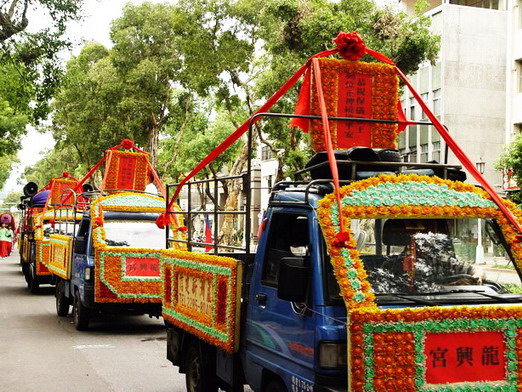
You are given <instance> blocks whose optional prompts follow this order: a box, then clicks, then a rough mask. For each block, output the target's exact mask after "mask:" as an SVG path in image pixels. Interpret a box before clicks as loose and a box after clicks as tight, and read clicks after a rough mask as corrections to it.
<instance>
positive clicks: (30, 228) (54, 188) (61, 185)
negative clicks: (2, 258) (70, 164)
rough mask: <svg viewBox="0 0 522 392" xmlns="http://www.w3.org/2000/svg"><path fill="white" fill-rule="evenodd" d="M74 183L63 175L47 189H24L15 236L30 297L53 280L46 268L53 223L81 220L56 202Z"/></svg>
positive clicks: (34, 185) (53, 180) (33, 186)
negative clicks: (17, 233)
mask: <svg viewBox="0 0 522 392" xmlns="http://www.w3.org/2000/svg"><path fill="white" fill-rule="evenodd" d="M77 182H78V181H77V180H76V179H74V178H72V177H70V176H69V175H68V173H66V172H65V173H64V174H63V175H62V176H61V177H56V178H53V179H52V180H51V181H50V182H49V184H48V185H47V186H45V187H44V188H43V189H41V190H40V191H38V186H37V185H36V184H35V183H33V182H30V183H28V184H27V185H26V186H25V187H24V196H22V197H21V199H22V200H21V203H20V204H19V206H18V207H19V209H20V210H21V212H22V215H21V220H20V229H19V235H18V247H19V253H20V264H21V266H22V272H23V274H24V277H25V280H26V282H27V286H28V287H29V289H30V290H31V293H33V294H36V293H38V292H39V289H40V285H42V284H51V285H54V284H55V283H56V280H55V278H54V276H53V275H52V273H51V271H49V269H48V268H47V267H46V264H48V263H49V256H50V249H51V247H50V241H49V235H50V233H51V232H52V231H53V228H54V224H55V221H56V219H57V218H58V217H59V218H60V219H61V220H63V221H66V222H67V223H68V227H71V228H72V227H73V226H74V220H75V219H76V220H78V219H81V214H80V215H76V216H73V214H72V207H71V206H70V205H69V206H63V205H61V203H60V201H59V198H60V196H61V195H62V193H63V191H64V190H65V189H72V188H71V187H74V186H75V185H76V184H77Z"/></svg>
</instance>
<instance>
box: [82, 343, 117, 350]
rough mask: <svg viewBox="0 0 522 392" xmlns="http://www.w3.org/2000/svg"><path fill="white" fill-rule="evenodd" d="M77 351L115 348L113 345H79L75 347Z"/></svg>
mask: <svg viewBox="0 0 522 392" xmlns="http://www.w3.org/2000/svg"><path fill="white" fill-rule="evenodd" d="M73 348H74V349H76V350H85V349H89V348H114V346H113V345H112V344H79V345H77V346H73Z"/></svg>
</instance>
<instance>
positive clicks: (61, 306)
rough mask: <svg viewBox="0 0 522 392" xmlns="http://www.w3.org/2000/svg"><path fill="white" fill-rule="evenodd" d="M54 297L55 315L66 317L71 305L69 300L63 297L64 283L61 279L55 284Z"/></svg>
mask: <svg viewBox="0 0 522 392" xmlns="http://www.w3.org/2000/svg"><path fill="white" fill-rule="evenodd" d="M54 296H55V297H56V314H57V315H58V316H60V317H65V316H67V315H68V314H69V307H70V305H71V304H70V301H69V298H67V297H66V296H65V282H64V281H63V280H61V279H60V280H59V281H58V283H57V284H56V291H55V293H54Z"/></svg>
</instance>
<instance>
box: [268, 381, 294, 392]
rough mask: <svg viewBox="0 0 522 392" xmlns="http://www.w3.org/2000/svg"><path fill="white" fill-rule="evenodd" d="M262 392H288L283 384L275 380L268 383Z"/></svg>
mask: <svg viewBox="0 0 522 392" xmlns="http://www.w3.org/2000/svg"><path fill="white" fill-rule="evenodd" d="M263 392H288V390H287V389H286V387H285V385H284V384H283V382H282V381H281V380H279V379H277V378H272V379H271V380H269V381H268V383H267V384H266V386H265V389H263Z"/></svg>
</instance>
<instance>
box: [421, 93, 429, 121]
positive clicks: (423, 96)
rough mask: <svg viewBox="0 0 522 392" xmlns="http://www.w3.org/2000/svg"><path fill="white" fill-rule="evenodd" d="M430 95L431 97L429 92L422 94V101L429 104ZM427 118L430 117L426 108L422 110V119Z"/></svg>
mask: <svg viewBox="0 0 522 392" xmlns="http://www.w3.org/2000/svg"><path fill="white" fill-rule="evenodd" d="M428 97H429V95H428V93H422V94H421V98H422V101H423V102H424V103H425V104H426V106H429V103H428ZM427 119H428V117H427V116H426V113H425V112H424V110H421V120H422V121H424V120H427Z"/></svg>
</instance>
